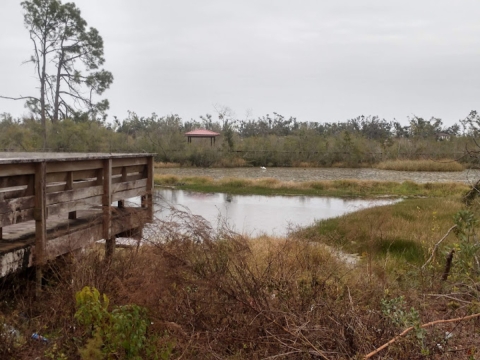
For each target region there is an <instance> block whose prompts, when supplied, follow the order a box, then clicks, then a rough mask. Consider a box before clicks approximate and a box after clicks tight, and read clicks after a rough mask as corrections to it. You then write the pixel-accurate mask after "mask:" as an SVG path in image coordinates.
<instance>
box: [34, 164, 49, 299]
mask: <svg viewBox="0 0 480 360" xmlns="http://www.w3.org/2000/svg"><path fill="white" fill-rule="evenodd" d="M46 169H47V166H46V162H45V161H42V162H39V163H36V164H35V208H34V210H33V217H34V219H35V267H36V268H35V278H36V288H35V293H36V296H39V295H40V293H41V291H42V278H43V266H44V265H45V247H46V239H47V214H46V201H45V193H46Z"/></svg>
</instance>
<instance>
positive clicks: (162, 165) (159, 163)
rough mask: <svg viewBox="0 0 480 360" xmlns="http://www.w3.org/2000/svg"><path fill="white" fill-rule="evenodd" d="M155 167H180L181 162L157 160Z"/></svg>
mask: <svg viewBox="0 0 480 360" xmlns="http://www.w3.org/2000/svg"><path fill="white" fill-rule="evenodd" d="M153 167H154V168H159V169H171V168H179V167H180V164H179V163H173V162H162V161H160V162H155V164H153Z"/></svg>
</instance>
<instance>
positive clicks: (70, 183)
mask: <svg viewBox="0 0 480 360" xmlns="http://www.w3.org/2000/svg"><path fill="white" fill-rule="evenodd" d="M65 190H73V171H69V172H67V182H66V183H65ZM68 218H69V219H70V220H75V219H76V218H77V212H76V211H70V212H69V213H68Z"/></svg>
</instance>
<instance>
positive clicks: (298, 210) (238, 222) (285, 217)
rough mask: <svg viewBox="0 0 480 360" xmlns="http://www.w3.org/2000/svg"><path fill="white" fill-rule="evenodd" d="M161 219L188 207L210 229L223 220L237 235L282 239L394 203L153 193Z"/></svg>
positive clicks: (158, 191) (170, 192) (291, 197)
mask: <svg viewBox="0 0 480 360" xmlns="http://www.w3.org/2000/svg"><path fill="white" fill-rule="evenodd" d="M155 198H156V202H157V212H156V215H157V216H158V217H160V218H166V217H167V216H168V215H169V210H168V206H171V205H173V206H175V207H185V208H188V209H189V210H190V211H191V212H192V214H194V215H201V216H202V217H204V218H205V219H206V220H208V221H209V222H210V223H211V224H212V226H213V227H216V226H217V225H218V221H219V220H220V219H221V220H224V221H226V223H227V224H228V225H229V227H230V228H231V229H232V230H234V231H237V232H240V233H244V234H247V235H252V236H257V235H261V234H269V235H277V236H284V235H286V233H287V230H288V228H289V226H307V225H311V224H313V223H314V222H315V221H316V220H322V219H327V218H331V217H336V216H340V215H343V214H346V213H349V212H353V211H356V210H359V209H362V208H365V207H370V206H379V205H385V204H390V203H392V202H394V201H393V200H358V199H339V198H325V197H309V196H259V195H248V196H245V195H231V194H220V193H197V192H191V191H183V190H171V189H159V190H157V191H156V196H155Z"/></svg>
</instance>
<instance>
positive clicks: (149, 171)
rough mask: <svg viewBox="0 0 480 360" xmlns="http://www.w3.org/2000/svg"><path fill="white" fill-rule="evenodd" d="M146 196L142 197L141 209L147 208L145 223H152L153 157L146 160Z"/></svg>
mask: <svg viewBox="0 0 480 360" xmlns="http://www.w3.org/2000/svg"><path fill="white" fill-rule="evenodd" d="M146 177H147V185H146V191H147V194H146V195H144V196H142V207H143V208H147V209H148V211H147V221H153V156H149V157H148V158H147V168H146Z"/></svg>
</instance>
